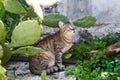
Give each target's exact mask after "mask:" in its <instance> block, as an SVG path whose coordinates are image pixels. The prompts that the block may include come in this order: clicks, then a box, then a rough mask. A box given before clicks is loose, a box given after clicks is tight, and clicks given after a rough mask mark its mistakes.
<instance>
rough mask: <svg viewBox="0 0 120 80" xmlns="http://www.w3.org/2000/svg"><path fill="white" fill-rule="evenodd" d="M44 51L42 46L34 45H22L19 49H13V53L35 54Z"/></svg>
mask: <svg viewBox="0 0 120 80" xmlns="http://www.w3.org/2000/svg"><path fill="white" fill-rule="evenodd" d="M41 51H43V50H42V49H41V48H37V47H33V46H26V47H20V48H18V49H17V50H15V51H13V54H25V55H28V56H33V55H36V54H38V53H40V52H41Z"/></svg>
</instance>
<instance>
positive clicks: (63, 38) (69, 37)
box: [60, 33, 72, 45]
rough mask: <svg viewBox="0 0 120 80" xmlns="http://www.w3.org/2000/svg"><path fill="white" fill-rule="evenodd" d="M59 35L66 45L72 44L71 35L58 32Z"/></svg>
mask: <svg viewBox="0 0 120 80" xmlns="http://www.w3.org/2000/svg"><path fill="white" fill-rule="evenodd" d="M60 36H61V38H62V41H63V42H64V44H66V45H69V44H72V37H71V36H68V35H65V34H62V33H61V34H60Z"/></svg>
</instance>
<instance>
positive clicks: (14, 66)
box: [6, 62, 76, 80]
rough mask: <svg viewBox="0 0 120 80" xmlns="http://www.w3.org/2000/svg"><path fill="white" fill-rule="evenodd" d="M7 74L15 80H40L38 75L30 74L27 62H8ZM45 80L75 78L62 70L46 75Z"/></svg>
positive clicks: (72, 79)
mask: <svg viewBox="0 0 120 80" xmlns="http://www.w3.org/2000/svg"><path fill="white" fill-rule="evenodd" d="M6 69H7V76H8V77H9V76H15V78H16V80H41V78H40V75H34V74H31V72H30V70H29V63H28V62H10V63H9V65H8V67H7V68H6ZM47 80H76V79H75V78H73V77H72V75H67V76H66V75H65V74H64V71H61V72H57V73H53V74H52V75H47Z"/></svg>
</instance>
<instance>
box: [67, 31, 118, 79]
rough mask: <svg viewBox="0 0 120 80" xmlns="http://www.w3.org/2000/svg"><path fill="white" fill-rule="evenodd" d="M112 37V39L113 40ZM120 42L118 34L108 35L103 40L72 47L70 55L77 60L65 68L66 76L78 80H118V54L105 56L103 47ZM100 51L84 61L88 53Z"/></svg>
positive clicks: (96, 39)
mask: <svg viewBox="0 0 120 80" xmlns="http://www.w3.org/2000/svg"><path fill="white" fill-rule="evenodd" d="M113 37H114V38H113ZM119 40H120V33H116V34H115V35H113V34H108V35H107V36H105V37H103V38H101V39H100V38H97V37H95V38H94V39H93V40H90V41H87V42H82V43H79V44H75V45H73V47H72V49H71V51H70V52H71V53H72V54H73V56H74V57H75V59H76V58H77V59H78V62H77V63H76V65H75V68H73V67H67V68H66V69H65V70H66V74H68V73H69V74H73V76H74V77H76V78H77V79H78V80H113V79H114V80H119V76H120V58H119V57H120V54H119V53H120V52H119V53H118V54H116V55H113V56H109V57H108V56H106V55H105V52H106V50H105V47H106V46H108V45H111V44H113V43H115V42H118V41H119ZM96 49H100V51H99V52H97V53H95V54H94V55H93V56H92V58H91V59H90V60H86V56H87V54H88V52H90V51H91V50H96Z"/></svg>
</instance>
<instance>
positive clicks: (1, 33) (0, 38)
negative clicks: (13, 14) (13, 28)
mask: <svg viewBox="0 0 120 80" xmlns="http://www.w3.org/2000/svg"><path fill="white" fill-rule="evenodd" d="M5 35H6V32H5V27H4V24H3V22H2V21H1V20H0V42H4V41H5Z"/></svg>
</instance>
